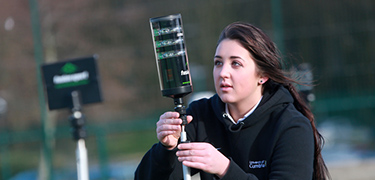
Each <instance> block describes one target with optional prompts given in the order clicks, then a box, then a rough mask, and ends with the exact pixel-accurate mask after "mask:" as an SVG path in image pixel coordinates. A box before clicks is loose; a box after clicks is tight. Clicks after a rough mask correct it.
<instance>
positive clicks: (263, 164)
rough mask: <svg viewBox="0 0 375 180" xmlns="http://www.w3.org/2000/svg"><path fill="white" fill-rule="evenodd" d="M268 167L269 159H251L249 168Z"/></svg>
mask: <svg viewBox="0 0 375 180" xmlns="http://www.w3.org/2000/svg"><path fill="white" fill-rule="evenodd" d="M265 167H267V161H266V160H262V161H249V168H250V169H260V168H265Z"/></svg>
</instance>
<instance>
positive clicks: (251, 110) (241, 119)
mask: <svg viewBox="0 0 375 180" xmlns="http://www.w3.org/2000/svg"><path fill="white" fill-rule="evenodd" d="M262 98H263V96H262V97H260V100H259V101H258V103H257V104H256V105H255V106H254V107H253V108H251V109H250V111H249V112H247V113H246V114H245V116H243V117H242V118H240V119H238V121H237V122H236V121H234V120H233V118H232V116H231V115H230V113H229V109H228V104H226V103H225V113H226V114H227V115H228V118H229V119H230V120H231V121H232V122H233V124H237V123H239V122H241V121H243V120H245V119H246V118H247V117H249V116H250V114H252V113H253V112H254V111H255V109H256V108H257V107H258V105H259V103H260V101H262Z"/></svg>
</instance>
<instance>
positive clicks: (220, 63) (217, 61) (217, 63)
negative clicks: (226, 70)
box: [214, 60, 223, 66]
mask: <svg viewBox="0 0 375 180" xmlns="http://www.w3.org/2000/svg"><path fill="white" fill-rule="evenodd" d="M222 64H223V63H222V62H221V61H219V60H215V61H214V65H215V66H218V65H222Z"/></svg>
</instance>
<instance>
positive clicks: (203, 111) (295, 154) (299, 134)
mask: <svg viewBox="0 0 375 180" xmlns="http://www.w3.org/2000/svg"><path fill="white" fill-rule="evenodd" d="M187 113H188V114H191V115H192V116H193V121H192V122H191V123H190V124H189V125H187V127H186V131H187V134H188V140H190V141H193V142H208V143H210V144H212V145H213V146H214V147H216V148H220V152H222V153H223V154H224V155H225V156H226V157H228V158H229V159H230V165H229V168H228V171H227V173H226V175H225V176H224V177H223V178H222V179H223V180H242V179H247V180H253V179H254V180H255V179H287V180H291V179H298V180H304V179H308V180H311V179H312V175H313V159H314V137H313V131H312V128H311V124H310V122H309V120H308V119H307V118H306V117H305V116H303V115H302V114H301V113H300V112H299V111H297V110H296V108H295V107H294V105H293V98H292V96H291V95H290V93H289V92H288V90H286V89H285V88H284V87H282V86H277V87H275V88H274V89H273V90H272V91H268V92H265V93H264V95H263V99H262V101H261V102H260V104H259V106H258V107H257V109H256V110H255V111H254V112H253V113H252V114H251V115H250V116H249V117H247V118H246V119H245V120H244V121H242V122H240V123H238V124H233V123H232V122H231V121H230V120H229V119H228V118H227V115H226V113H225V104H224V103H223V102H222V101H221V100H220V98H219V97H218V96H217V95H214V96H213V97H211V98H210V99H201V100H199V101H195V102H193V103H191V104H190V106H189V108H188V109H187ZM176 151H177V149H175V150H172V151H168V150H166V149H165V148H164V147H163V146H162V145H161V144H160V143H158V144H155V145H154V146H153V147H152V148H151V149H150V150H149V151H148V152H147V154H146V155H145V156H144V157H143V159H142V161H141V163H140V164H139V166H138V168H137V170H136V172H135V179H136V180H148V179H158V180H162V179H170V180H177V179H178V180H179V179H182V167H181V163H180V162H178V161H177V158H176V155H175V153H176ZM195 172H197V170H194V169H193V170H192V174H193V173H195ZM200 176H201V179H202V180H212V179H214V178H215V176H213V175H211V174H208V173H205V172H200Z"/></svg>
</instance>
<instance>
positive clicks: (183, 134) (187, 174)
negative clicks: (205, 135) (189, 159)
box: [181, 125, 191, 180]
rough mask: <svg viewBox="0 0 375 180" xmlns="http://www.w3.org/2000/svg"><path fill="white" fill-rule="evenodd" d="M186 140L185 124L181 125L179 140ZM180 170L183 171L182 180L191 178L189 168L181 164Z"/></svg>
mask: <svg viewBox="0 0 375 180" xmlns="http://www.w3.org/2000/svg"><path fill="white" fill-rule="evenodd" d="M186 141H187V135H186V131H185V126H184V125H182V126H181V142H182V143H183V142H186ZM182 172H183V173H184V180H191V175H190V168H189V167H187V166H185V165H182Z"/></svg>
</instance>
